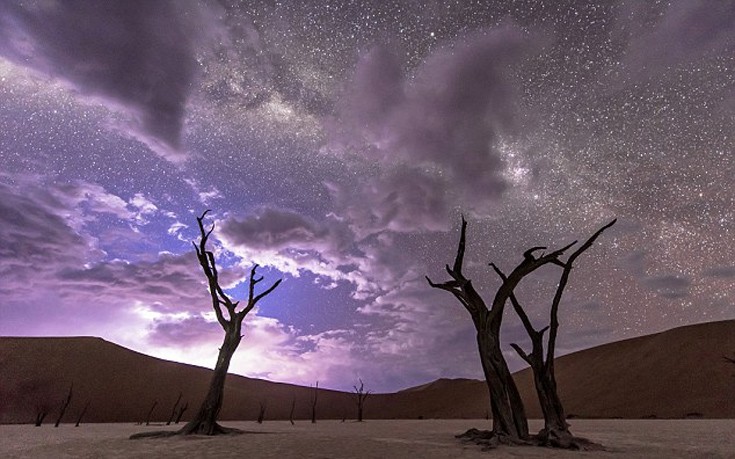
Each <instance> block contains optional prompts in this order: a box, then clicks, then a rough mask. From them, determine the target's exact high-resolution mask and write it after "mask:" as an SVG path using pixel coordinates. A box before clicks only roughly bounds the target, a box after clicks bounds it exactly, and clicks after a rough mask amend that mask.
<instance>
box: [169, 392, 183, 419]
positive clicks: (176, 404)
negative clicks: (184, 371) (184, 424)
mask: <svg viewBox="0 0 735 459" xmlns="http://www.w3.org/2000/svg"><path fill="white" fill-rule="evenodd" d="M183 396H184V394H183V393H182V392H179V396H178V398H177V399H176V402H175V403H174V407H173V408H171V416H169V417H168V421H167V422H166V425H167V426H169V425H171V422H173V420H174V418H175V417H176V408H178V406H179V402H180V401H181V397H183Z"/></svg>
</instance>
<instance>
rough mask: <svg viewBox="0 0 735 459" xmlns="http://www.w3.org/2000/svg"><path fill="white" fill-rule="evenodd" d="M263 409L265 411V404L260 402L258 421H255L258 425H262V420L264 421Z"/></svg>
mask: <svg viewBox="0 0 735 459" xmlns="http://www.w3.org/2000/svg"><path fill="white" fill-rule="evenodd" d="M265 409H266V404H265V402H260V409H259V410H258V420H257V422H258V424H262V423H263V420H264V419H265Z"/></svg>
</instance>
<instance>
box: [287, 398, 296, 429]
mask: <svg viewBox="0 0 735 459" xmlns="http://www.w3.org/2000/svg"><path fill="white" fill-rule="evenodd" d="M294 411H296V397H295V396H294V398H293V400H291V412H290V413H289V414H288V420H289V422H291V425H294V422H293V413H294Z"/></svg>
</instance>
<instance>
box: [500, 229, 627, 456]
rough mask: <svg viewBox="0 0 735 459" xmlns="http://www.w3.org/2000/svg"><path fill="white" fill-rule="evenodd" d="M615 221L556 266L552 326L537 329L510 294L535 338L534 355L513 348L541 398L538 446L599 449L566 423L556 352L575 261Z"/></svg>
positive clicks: (550, 319) (513, 303)
mask: <svg viewBox="0 0 735 459" xmlns="http://www.w3.org/2000/svg"><path fill="white" fill-rule="evenodd" d="M615 222H616V220H613V221H611V222H610V223H608V224H606V225H605V226H603V227H602V228H600V229H599V230H597V232H595V234H593V235H592V236H591V237H590V238H589V239H587V241H585V242H584V244H582V245H581V246H580V247H579V248H578V249H577V250H575V251H574V252H573V253H572V254H571V255H570V256H569V258H568V259H567V261H566V262H561V261H560V262H559V263H556V262H555V264H557V265H559V266H561V267H562V269H563V270H562V274H561V278H560V280H559V283H558V284H557V288H556V293H555V294H554V299H553V300H552V303H551V309H550V312H549V316H550V318H549V325H547V326H545V327H544V328H542V329H540V330H536V329H535V328H534V326H533V324H532V323H531V320H530V319H529V318H528V315H527V314H526V312H525V310H524V309H523V307H522V306H521V304H520V302H519V301H518V298H517V297H516V295H515V293H513V292H511V294H510V301H511V304H512V305H513V309H514V310H515V312H516V313H517V314H518V317H519V318H520V319H521V322H522V323H523V327H524V328H525V329H526V332H527V333H528V336H529V337H530V338H531V346H532V347H531V352H529V353H526V352H525V351H524V350H523V349H522V348H521V347H520V346H519V345H517V344H516V343H512V344H511V347H513V349H515V351H516V352H517V353H518V355H519V356H520V357H521V358H522V359H523V360H525V361H526V362H527V363H528V364H529V365H530V366H531V370H532V372H533V378H534V385H535V387H536V394H537V395H538V400H539V404H540V405H541V411H542V412H543V415H544V428H543V429H542V430H541V431H540V432H539V433H538V435H537V436H536V437H535V439H534V440H535V442H536V443H540V444H543V445H547V446H554V447H558V448H569V449H595V446H597V445H595V444H593V443H592V442H590V441H588V440H586V439H583V438H579V437H575V436H573V435H572V434H571V432H570V431H569V424H567V422H566V419H567V417H566V414H565V412H564V406H563V405H562V402H561V399H560V398H559V394H558V391H557V386H556V377H555V374H554V353H555V349H556V338H557V333H558V329H559V318H558V316H559V304H560V302H561V299H562V295H563V293H564V289H565V288H566V286H567V282H568V281H569V275H570V273H571V271H572V267H573V264H574V261H575V260H576V259H577V257H579V256H580V255H581V254H582V253H583V252H584V251H586V250H587V249H589V248H590V247H591V246H592V244H593V243H594V242H595V240H596V239H597V238H598V237H599V236H600V235H601V234H602V232H603V231H605V230H606V229H608V228H609V227H611V226H612V225H614V224H615ZM575 243H576V242H575ZM490 266H492V268H493V269H494V270H495V272H496V273H497V274H498V276H500V278H501V280H502V281H503V284H505V283H506V282H508V276H506V275H505V274H504V273H503V272H502V271H501V270H500V268H498V267H497V266H496V265H495V264H494V263H490ZM501 288H502V287H501ZM547 330H548V331H549V337H548V341H547V349H546V355H544V333H545V332H546V331H547Z"/></svg>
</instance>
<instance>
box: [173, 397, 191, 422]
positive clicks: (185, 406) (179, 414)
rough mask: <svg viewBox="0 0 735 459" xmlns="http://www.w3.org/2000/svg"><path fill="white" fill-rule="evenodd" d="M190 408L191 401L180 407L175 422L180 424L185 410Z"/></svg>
mask: <svg viewBox="0 0 735 459" xmlns="http://www.w3.org/2000/svg"><path fill="white" fill-rule="evenodd" d="M187 408H189V402H186V403H184V404H183V405H181V406H180V407H179V411H178V412H177V413H176V421H175V422H174V424H178V423H179V422H180V421H181V417H182V416H183V415H184V411H186V410H187Z"/></svg>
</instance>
